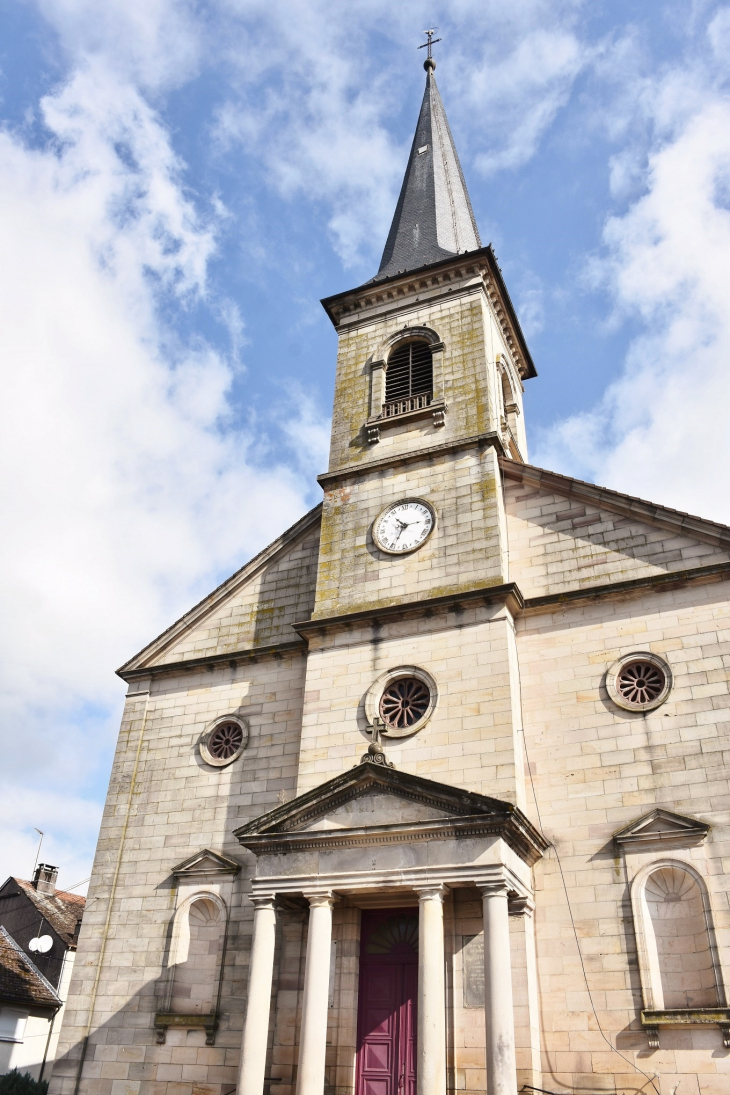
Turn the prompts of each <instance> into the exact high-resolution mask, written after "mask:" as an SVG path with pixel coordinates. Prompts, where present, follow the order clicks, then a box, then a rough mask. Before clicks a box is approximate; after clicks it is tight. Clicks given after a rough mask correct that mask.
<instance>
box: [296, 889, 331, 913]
mask: <svg viewBox="0 0 730 1095" xmlns="http://www.w3.org/2000/svg"><path fill="white" fill-rule="evenodd" d="M302 897H305V898H306V899H307V901H308V902H309V907H310V909H320V908H322V907H323V906H329V908H330V909H331V908H332V906H333V905H334V903H335V896H334V894H333V893H332V890H325V891H324V892H323V891H322V890H320V891H318V892H315V893H313V892H311V891H309V890H306V891H302Z"/></svg>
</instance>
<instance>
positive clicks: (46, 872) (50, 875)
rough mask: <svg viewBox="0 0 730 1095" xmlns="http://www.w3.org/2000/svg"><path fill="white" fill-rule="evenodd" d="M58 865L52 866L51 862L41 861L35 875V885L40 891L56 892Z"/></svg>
mask: <svg viewBox="0 0 730 1095" xmlns="http://www.w3.org/2000/svg"><path fill="white" fill-rule="evenodd" d="M57 878H58V867H52V866H51V865H50V863H39V864H38V866H37V867H36V869H35V874H34V875H33V885H34V886H35V888H36V889H37V890H38V893H55V892H56V879H57Z"/></svg>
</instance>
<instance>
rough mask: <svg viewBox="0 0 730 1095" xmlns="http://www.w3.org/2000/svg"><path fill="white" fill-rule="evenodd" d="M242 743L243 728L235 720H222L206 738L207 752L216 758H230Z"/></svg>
mask: <svg viewBox="0 0 730 1095" xmlns="http://www.w3.org/2000/svg"><path fill="white" fill-rule="evenodd" d="M242 743H243V730H242V729H241V727H240V726H239V725H238V723H237V722H222V723H221V724H220V725H219V726H216V728H215V730H214V731H213V733H212V734H211V735H210V737H209V739H208V752H209V753H210V755H211V756H212V757H215V758H216V760H230V759H231V757H232V756H233V754H234V753H237V752H238V750H239V749H240V748H241V744H242Z"/></svg>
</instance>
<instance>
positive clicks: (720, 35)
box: [0, 0, 730, 885]
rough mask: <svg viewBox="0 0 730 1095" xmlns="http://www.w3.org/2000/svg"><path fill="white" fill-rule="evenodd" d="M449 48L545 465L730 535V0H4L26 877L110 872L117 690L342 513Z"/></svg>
mask: <svg viewBox="0 0 730 1095" xmlns="http://www.w3.org/2000/svg"><path fill="white" fill-rule="evenodd" d="M434 24H435V25H437V26H438V27H439V33H440V36H441V37H442V39H443V41H442V43H440V44H439V45H438V46H437V47H436V56H437V61H438V69H437V73H436V76H437V80H438V83H439V87H440V90H441V93H442V96H443V99H444V103H445V106H446V110H447V113H448V115H449V119H450V122H451V127H452V130H453V132H454V136H455V139H456V143H457V147H458V150H459V153H460V157H461V161H462V166H463V168H464V172H465V175H466V179H467V184H468V187H469V191H470V194H471V198H472V203H473V205H474V209H475V213H476V217H477V221H478V224H479V227H480V231H481V235H482V239H483V240H484V241H485V242H487V241H489V240H491V241H492V243H493V244H494V246H495V250H496V252H497V255H498V257H499V260H500V263H501V266H502V269H503V272H504V275H505V279H506V281H507V284H508V287H509V289H510V292H511V295H512V298H513V300H514V302H515V305H516V307H517V310H518V313H519V314H520V316H521V318H522V321H523V327H524V329H525V331H526V334H527V338H528V342H529V345H530V348H531V351H532V355H533V358H534V360H535V363H536V365H537V369H538V372H539V377H538V379H536V380H533V381H531V382H530V383H529V384H528V385H527V395H526V416H527V424H528V432H529V437H530V444H531V452H530V457H531V460H532V461H533V462H535V463H540V464H543V465H545V466H548V467H552V468H555V469H557V470H560V471H563V472H565V473H568V474H574V475H577V476H580V477H583V478H588V479H592V480H595V481H598V482H602V483H604V484H606V485H608V486H611V487H614V488H616V489H619V490H625V491H627V492H629V493H634V494H638V495H639V496H641V497H645V498H650V499H652V500H655V501H658V502H663V503H665V504H667V505H672V506H675V507H677V508H679V509H684V510H688V511H690V512H697V513H701V514H702V515H704V516H707V517H710V518H714V519H715V520H718V521H725V522H730V498H729V497H728V488H727V482H726V478H727V477H726V471H725V469H726V467H727V463H728V457H729V456H730V452H729V451H728V450H729V449H730V443H729V442H728V436H727V435H728V430H727V417H728V406H729V398H730V381H729V380H728V377H727V361H728V356H729V351H730V318H729V313H728V294H729V291H730V246H728V245H729V244H730V210H729V205H730V95H729V91H728V64H727V58H728V55H729V48H728V47H730V5H728V4H722V3H717V2H696V3H691V2H685V3H670V2H660V0H654V2H649V3H645V4H636V3H621V2H617V0H612V2H611V3H600V2H597V0H590V2H588V0H586V2H582V0H552V2H550V3H548V2H543V0H513V2H512V3H511V4H510V5H509V9H508V10H507V9H506V6H505V5H504V4H501V3H497V2H496V0H451V2H450V3H448V4H445V3H441V4H438V3H437V4H435V5H434V4H433V3H432V2H430V3H422V2H420V0H401V2H400V3H399V4H397V5H394V4H392V3H385V2H384V0H348V2H347V3H335V2H333V0H266V2H263V0H209V2H202V0H201V2H193V0H190V2H183V0H123V2H122V0H105V2H104V4H99V3H98V0H6V3H5V4H4V5H3V6H2V8H1V9H0V43H1V45H0V111H1V112H2V129H1V130H0V191H1V193H2V201H3V207H4V217H3V224H2V226H0V237H1V241H2V248H3V254H4V255H5V256H6V258H5V262H4V264H3V269H2V271H0V352H1V359H2V361H3V371H4V398H3V400H2V401H1V402H2V405H1V406H0V416H1V418H2V422H1V423H0V446H1V447H2V456H3V461H4V465H5V468H6V472H5V475H4V476H3V481H2V484H0V491H2V503H3V510H4V514H5V522H4V524H5V527H6V530H7V532H6V535H4V537H3V543H2V546H1V547H0V551H2V556H3V558H2V564H3V565H2V567H0V598H1V599H2V604H3V618H4V620H5V624H6V626H5V628H4V629H3V634H2V636H1V637H0V643H2V650H1V651H0V653H1V655H2V656H1V657H0V675H1V676H2V697H3V698H2V701H1V703H0V719H1V720H2V723H1V730H0V732H1V733H2V735H3V742H4V748H3V755H4V762H5V763H4V766H3V771H2V773H0V783H2V784H3V786H0V849H2V851H0V858H2V860H3V862H2V863H0V874H3V872H4V871H5V872H11V871H12V872H14V873H19V874H21V875H27V874H28V872H29V870H30V869H31V867H32V862H33V857H34V855H35V841H36V839H37V836H36V834H35V832H34V826H37V827H38V828H40V829H43V830H44V832H45V833H46V834H47V835H46V837H45V843H44V856H45V857H46V858H48V859H50V860H51V861H52V862H55V863H58V864H59V866H60V867H61V882H62V883H63V884H66V885H71V884H73V882H75V881H77V880H80V879H81V878H83V877H85V876H86V875H87V874H88V866H89V863H90V859H91V855H92V853H93V846H94V842H95V837H96V828H97V825H98V819H99V816H100V809H101V804H102V803H103V797H104V791H105V785H106V780H107V777H108V771H109V766H110V762H111V754H112V749H113V743H114V739H115V735H116V729H117V725H118V718H119V712H120V709H121V697H122V695H123V685H122V684H121V682H120V681H119V680H118V678H116V677H115V676H114V673H113V670H114V668H115V667H116V666H117V665H119V664H121V663H122V662H123V661H125V660H126V659H127V658H128V657H129V656H130V655H131V654H132V653H133V652H134V651H135V650H137V649H139V648H140V647H141V646H142V645H144V643H146V642H147V641H148V640H149V639H150V638H151V637H152V636H154V635H155V634H157V633H158V632H159V631H160V630H162V629H163V628H164V627H165V626H167V624H168V623H169V622H170V621H171V620H172V619H174V618H176V617H177V616H178V615H180V613H181V612H182V611H184V610H185V609H186V608H187V607H188V606H189V605H190V604H192V603H194V602H195V601H197V600H198V599H199V598H200V597H201V596H202V595H204V594H205V592H206V591H207V590H208V589H210V588H211V587H213V586H214V585H216V584H217V583H218V582H219V581H220V580H221V579H222V578H223V577H225V576H226V574H228V573H230V572H232V571H233V570H234V569H236V568H237V567H238V566H240V565H241V564H242V562H244V561H245V560H246V558H248V557H249V556H250V555H251V554H253V553H254V552H255V551H257V550H258V549H259V548H260V547H262V546H263V544H265V543H266V542H267V541H268V540H270V539H272V538H273V537H274V536H276V535H277V533H278V532H279V531H281V530H282V529H283V528H285V527H287V526H288V525H289V524H291V523H292V521H293V520H295V519H296V518H297V516H298V515H299V514H301V513H302V512H303V511H304V510H305V509H307V508H308V507H310V506H311V505H313V504H315V503H316V502H317V501H318V499H319V490H318V488H317V486H316V483H315V478H314V477H315V475H316V474H317V472H319V471H322V470H324V467H325V465H326V455H327V441H328V419H329V414H330V408H331V397H332V383H333V374H334V361H335V336H334V332H333V330H332V329H331V327H330V325H329V321H328V320H327V319H326V317H325V315H324V312H323V311H322V309H321V307H320V305H319V303H318V301H319V298H320V297H323V296H326V295H328V294H330V293H334V292H337V291H340V290H342V289H345V288H348V287H351V286H354V285H357V284H360V283H361V282H363V281H365V280H367V279H368V278H370V277H371V276H372V275H373V274H374V273H375V271H376V270H377V266H378V263H379V259H380V253H381V251H382V247H383V244H384V241H385V237H386V234H387V229H388V226H389V223H390V218H391V216H392V213H393V209H394V206H395V200H396V197H397V192H398V188H399V186H400V181H401V178H402V174H403V169H404V166H405V160H406V156H407V152H408V147H409V144H410V140H411V137H412V134H413V129H414V126H415V122H416V117H417V113H418V108H419V104H420V100H421V95H422V91H423V80H424V73H423V69H422V67H421V63H422V60H423V52H418V51H417V46H418V44H419V42H421V41H422V40H423V35H422V31H423V29H424V28H425V27H427V26H430V25H434Z"/></svg>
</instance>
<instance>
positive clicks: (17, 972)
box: [0, 927, 61, 1008]
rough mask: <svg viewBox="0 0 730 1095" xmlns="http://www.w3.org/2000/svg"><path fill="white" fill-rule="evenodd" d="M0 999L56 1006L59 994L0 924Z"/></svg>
mask: <svg viewBox="0 0 730 1095" xmlns="http://www.w3.org/2000/svg"><path fill="white" fill-rule="evenodd" d="M0 1001H1V1002H4V1003H14V1004H31V1005H33V1004H34V1005H36V1006H41V1007H52V1008H57V1007H60V1006H61V998H60V996H59V995H58V993H57V992H56V991H55V989H54V988H53V985H52V984H51V983H50V981H47V980H46V979H45V977H44V976H43V974H42V973H41V971H40V970H39V969H36V967H35V965H34V964H33V962H32V961H31V960H30V958H29V957H28V955H27V954H26V953H25V951H23V950H21V949H20V947H19V946H18V944H17V943H16V942H15V940H14V939H13V938H12V936H10V935H9V934H8V933H7V932H6V930H5V928H2V927H0Z"/></svg>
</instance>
